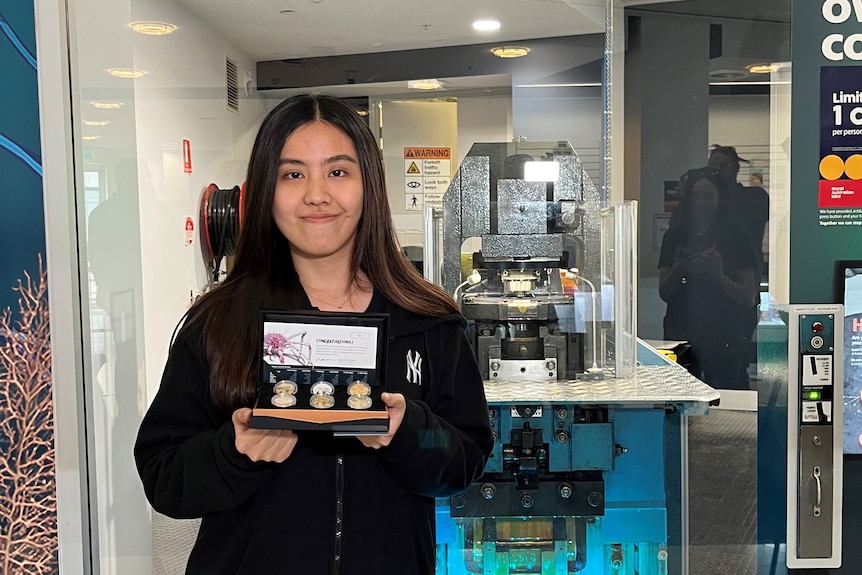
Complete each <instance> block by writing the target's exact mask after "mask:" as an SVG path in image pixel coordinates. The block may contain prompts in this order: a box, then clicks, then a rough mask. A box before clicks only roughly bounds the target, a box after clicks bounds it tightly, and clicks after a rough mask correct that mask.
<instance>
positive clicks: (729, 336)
mask: <svg viewBox="0 0 862 575" xmlns="http://www.w3.org/2000/svg"><path fill="white" fill-rule="evenodd" d="M726 194H727V182H726V180H725V178H724V177H723V176H722V174H721V173H720V172H719V171H718V170H715V169H713V168H709V167H706V168H700V169H697V170H690V171H689V172H688V173H687V174H686V175H685V177H684V178H683V183H682V197H681V200H680V204H679V206H678V207H677V208H676V210H677V212H678V213H677V214H675V216H676V217H671V220H670V227H669V228H668V230H667V231H666V232H665V235H664V237H663V239H662V245H661V253H660V255H659V264H658V266H659V295H660V297H661V298H662V300H663V301H664V302H666V303H667V310H666V312H665V316H664V338H665V339H668V340H683V341H688V342H689V344H690V345H691V353H692V371H693V373H694V375H695V376H697V377H699V378H701V379H703V381H705V382H706V383H708V384H710V385H712V386H714V387H721V388H739V387H742V386H741V385H740V379H739V373H740V370H741V367H742V366H743V365H747V361H748V359H747V358H748V353H747V347H748V338H747V335H746V329H747V323H746V321H745V318H744V315H743V311H744V310H746V309H748V308H750V307H751V306H752V305H753V303H754V300H755V297H756V296H757V288H756V286H755V283H754V269H755V266H756V263H755V257H754V254H753V253H752V249H751V245H750V243H749V242H748V240H747V238H746V237H745V234H744V232H743V231H741V230H740V229H739V228H738V227H736V226H735V225H734V223H733V220H732V219H731V218H730V217H729V216H728V214H727V212H726V211H725V208H724V207H723V202H725V198H726Z"/></svg>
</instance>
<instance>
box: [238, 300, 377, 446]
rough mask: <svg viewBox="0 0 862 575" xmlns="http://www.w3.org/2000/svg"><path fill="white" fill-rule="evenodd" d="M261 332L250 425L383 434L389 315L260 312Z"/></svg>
mask: <svg viewBox="0 0 862 575" xmlns="http://www.w3.org/2000/svg"><path fill="white" fill-rule="evenodd" d="M260 326H261V328H260V348H259V349H260V350H261V358H260V368H261V369H260V373H261V380H260V385H259V387H258V394H257V400H256V401H255V405H254V407H253V409H252V416H251V421H250V423H249V425H250V426H251V427H253V428H258V429H292V430H322V431H328V432H332V433H334V434H335V435H379V434H385V433H388V431H389V415H388V413H387V411H386V406H385V405H384V403H383V400H382V399H381V398H380V394H381V393H383V392H384V391H385V390H386V381H385V371H386V369H385V368H386V349H387V343H388V338H389V315H388V314H361V315H357V314H351V313H342V312H313V311H307V312H296V313H294V312H291V313H285V312H277V311H264V312H262V314H261V324H260Z"/></svg>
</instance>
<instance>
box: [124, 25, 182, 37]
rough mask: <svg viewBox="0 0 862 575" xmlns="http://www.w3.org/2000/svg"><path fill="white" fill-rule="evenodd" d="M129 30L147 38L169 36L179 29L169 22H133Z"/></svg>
mask: <svg viewBox="0 0 862 575" xmlns="http://www.w3.org/2000/svg"><path fill="white" fill-rule="evenodd" d="M129 28H131V29H132V30H134V31H135V32H137V33H138V34H145V35H147V36H167V35H168V34H173V33H174V32H176V30H177V27H176V26H175V25H174V24H169V23H168V22H132V23H131V24H129Z"/></svg>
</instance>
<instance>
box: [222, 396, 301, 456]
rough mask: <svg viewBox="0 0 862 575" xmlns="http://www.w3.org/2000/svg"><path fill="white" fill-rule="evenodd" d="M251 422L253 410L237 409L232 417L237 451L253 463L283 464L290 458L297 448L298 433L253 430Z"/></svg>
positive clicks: (282, 430) (280, 430)
mask: <svg viewBox="0 0 862 575" xmlns="http://www.w3.org/2000/svg"><path fill="white" fill-rule="evenodd" d="M249 420H251V410H250V409H249V408H247V407H242V408H240V409H237V410H236V411H234V412H233V415H232V416H231V421H233V429H234V431H235V432H236V441H235V445H236V450H237V451H239V452H240V453H243V454H245V455H246V457H248V458H249V459H251V460H252V461H271V462H273V463H281V462H282V461H284V460H285V459H287V458H288V457H290V454H291V453H293V448H294V447H295V446H296V440H297V436H296V433H294V432H293V431H290V430H287V429H252V428H250V427H249V426H248V422H249Z"/></svg>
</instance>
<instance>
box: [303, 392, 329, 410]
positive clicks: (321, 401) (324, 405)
mask: <svg viewBox="0 0 862 575" xmlns="http://www.w3.org/2000/svg"><path fill="white" fill-rule="evenodd" d="M309 403H310V404H311V407H316V408H317V409H329V408H330V407H332V406H333V405H335V398H334V397H332V396H331V395H312V396H311V399H310V400H309Z"/></svg>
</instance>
